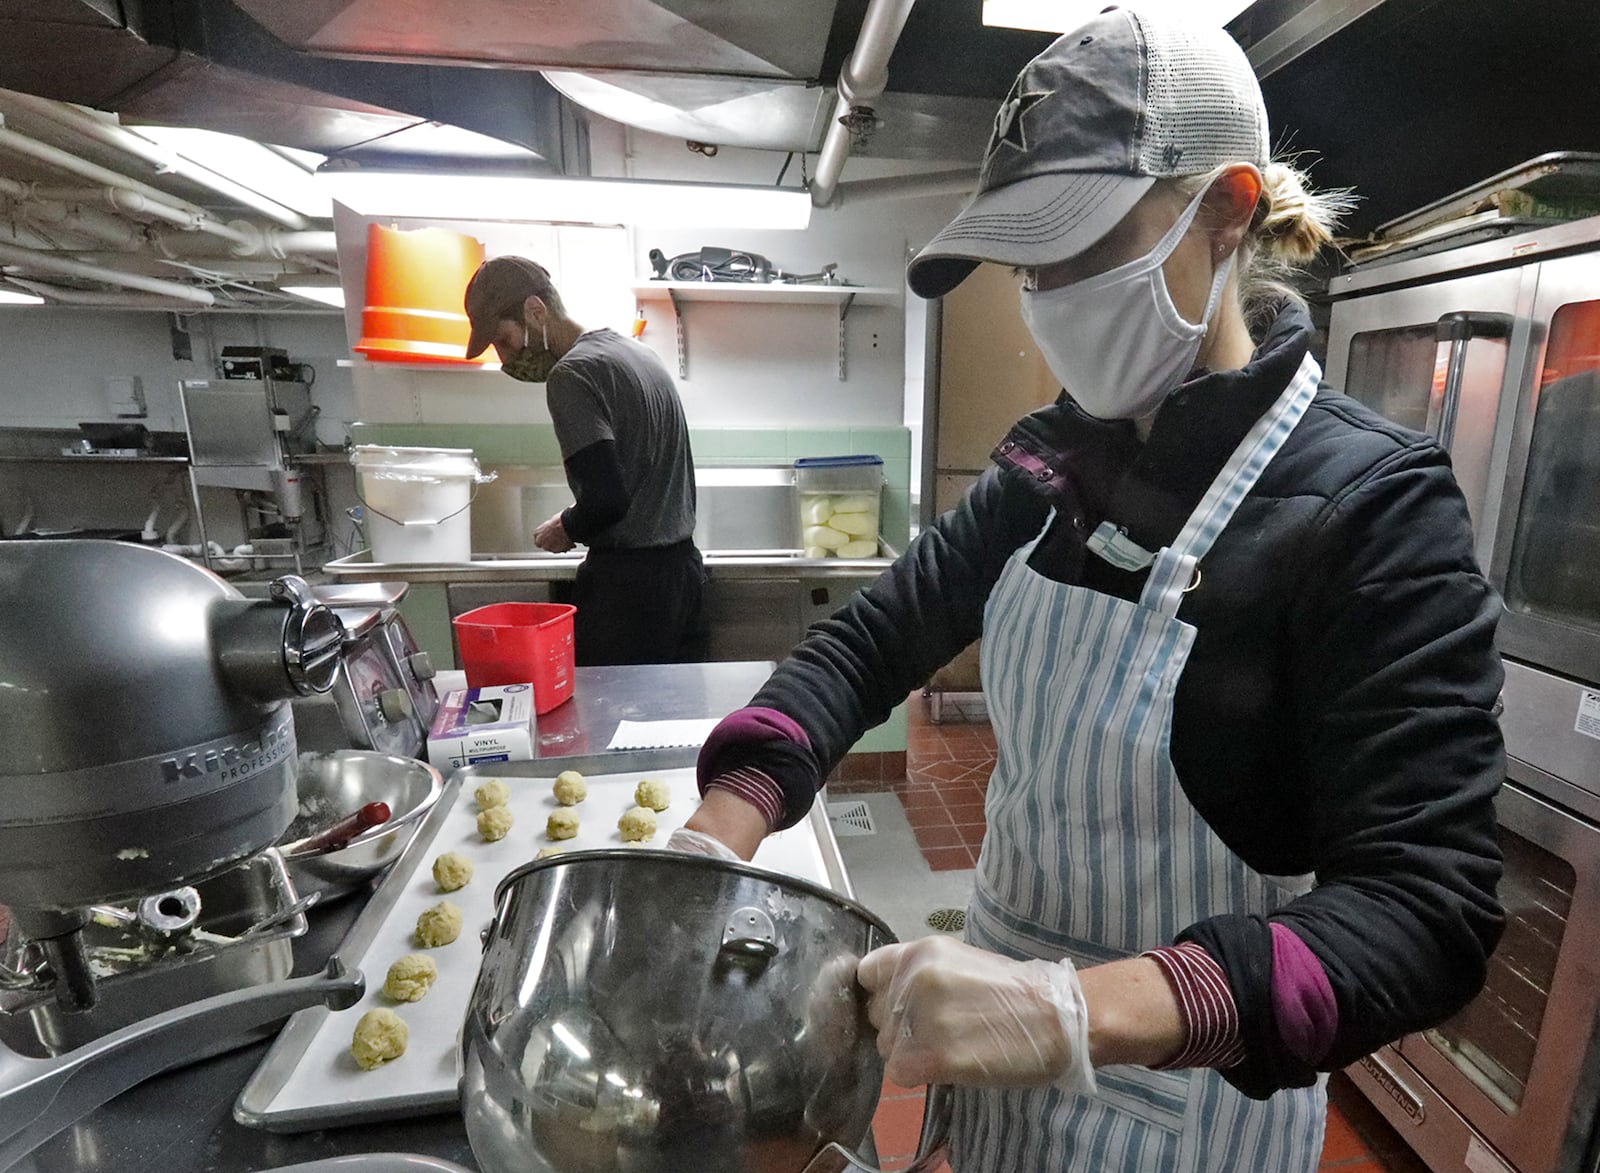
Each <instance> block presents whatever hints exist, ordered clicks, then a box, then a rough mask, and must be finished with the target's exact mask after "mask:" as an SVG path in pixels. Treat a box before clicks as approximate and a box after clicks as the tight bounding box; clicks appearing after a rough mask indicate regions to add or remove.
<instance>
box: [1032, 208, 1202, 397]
mask: <svg viewBox="0 0 1600 1173" xmlns="http://www.w3.org/2000/svg"><path fill="white" fill-rule="evenodd" d="M1204 197H1205V192H1201V193H1200V194H1199V195H1197V196H1195V198H1194V200H1193V202H1191V203H1190V204H1189V206H1188V207H1187V208H1185V209H1184V212H1183V215H1181V216H1179V217H1178V222H1177V223H1176V224H1174V225H1173V226H1172V227H1171V229H1169V230H1168V232H1167V234H1166V235H1165V236H1163V237H1162V238H1161V240H1160V242H1158V243H1157V244H1156V247H1155V248H1154V249H1152V250H1151V251H1150V252H1149V253H1147V254H1146V255H1145V256H1142V257H1140V258H1139V259H1138V260H1136V261H1130V262H1128V263H1127V264H1126V265H1119V266H1117V267H1116V268H1115V269H1110V270H1108V271H1106V272H1104V273H1100V274H1098V275H1097V276H1094V277H1089V278H1087V279H1085V280H1083V281H1077V282H1074V283H1073V284H1071V285H1063V286H1062V287H1061V288H1059V289H1048V290H1045V291H1043V292H1038V291H1035V290H1030V289H1024V290H1023V291H1022V320H1023V321H1024V322H1025V323H1026V324H1027V327H1028V333H1030V334H1032V335H1033V340H1034V342H1036V343H1037V344H1038V346H1039V350H1040V351H1041V352H1042V353H1043V354H1044V360H1045V362H1046V363H1048V364H1049V366H1050V371H1051V373H1052V374H1054V375H1055V377H1056V378H1057V379H1060V380H1061V385H1062V386H1063V387H1065V388H1066V390H1067V393H1068V394H1069V395H1071V396H1072V398H1073V399H1074V400H1075V401H1076V402H1077V404H1078V406H1079V407H1081V408H1083V410H1084V411H1086V412H1088V413H1089V414H1090V415H1092V416H1096V417H1098V418H1099V419H1108V420H1109V419H1138V418H1139V417H1141V416H1145V415H1148V414H1150V412H1152V411H1154V410H1155V409H1156V407H1157V406H1159V405H1160V403H1161V401H1162V400H1163V399H1165V398H1166V397H1167V395H1168V393H1170V392H1171V391H1172V390H1173V388H1175V387H1176V386H1177V385H1178V384H1179V382H1181V381H1182V379H1183V377H1184V376H1185V375H1186V374H1188V373H1189V372H1190V371H1191V370H1193V369H1194V360H1195V356H1196V355H1198V354H1199V353H1200V342H1201V340H1202V339H1204V338H1205V336H1206V325H1207V323H1209V322H1210V321H1211V315H1212V314H1213V313H1214V312H1215V311H1216V308H1217V303H1218V301H1220V299H1221V297H1222V287H1223V285H1225V284H1226V283H1227V280H1228V273H1229V271H1230V269H1231V268H1232V266H1233V257H1232V255H1230V256H1229V257H1228V259H1227V260H1226V261H1225V262H1223V264H1222V265H1220V266H1219V267H1218V268H1217V274H1216V276H1215V277H1213V278H1212V279H1211V294H1210V296H1209V297H1207V298H1206V308H1205V314H1204V316H1203V317H1202V318H1201V320H1200V322H1199V323H1198V324H1196V323H1194V322H1190V321H1187V320H1185V319H1184V317H1183V315H1182V314H1180V313H1179V312H1178V308H1177V307H1176V306H1175V305H1173V304H1172V293H1171V291H1169V290H1168V289H1167V279H1166V277H1165V275H1164V274H1163V273H1162V271H1161V265H1162V262H1164V261H1165V260H1166V259H1167V258H1168V257H1169V256H1171V255H1172V252H1173V250H1174V249H1176V248H1177V247H1178V242H1179V241H1180V240H1182V239H1183V234H1184V233H1185V232H1186V231H1188V228H1189V225H1190V223H1191V222H1192V221H1193V220H1194V217H1195V213H1196V212H1198V211H1199V209H1200V201H1201V200H1202V199H1203V198H1204Z"/></svg>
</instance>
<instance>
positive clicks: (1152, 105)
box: [1138, 19, 1270, 175]
mask: <svg viewBox="0 0 1600 1173" xmlns="http://www.w3.org/2000/svg"><path fill="white" fill-rule="evenodd" d="M1138 24H1139V29H1140V32H1141V34H1142V35H1143V37H1144V39H1145V47H1146V54H1145V64H1146V69H1147V73H1146V75H1145V103H1144V109H1145V120H1146V123H1145V127H1144V134H1143V135H1142V136H1141V138H1142V142H1141V143H1140V151H1139V164H1140V169H1141V170H1142V171H1143V172H1144V173H1145V174H1147V175H1197V174H1200V173H1202V172H1205V171H1210V170H1211V169H1212V168H1214V167H1221V166H1223V165H1224V164H1227V163H1241V162H1249V163H1254V164H1256V166H1258V167H1264V166H1265V165H1266V163H1267V156H1268V153H1269V150H1270V147H1269V144H1268V142H1267V112H1266V108H1265V106H1264V105H1263V104H1262V101H1261V87H1260V86H1259V85H1258V84H1257V83H1256V78H1255V74H1254V73H1253V72H1252V71H1251V69H1250V62H1249V61H1248V60H1247V59H1246V58H1245V55H1244V51H1243V50H1242V49H1240V48H1239V46H1238V44H1237V43H1236V42H1235V41H1234V40H1233V38H1232V37H1230V36H1229V35H1228V34H1227V33H1226V32H1224V31H1223V30H1222V29H1220V28H1211V27H1207V26H1204V25H1198V24H1191V23H1189V22H1187V21H1173V20H1162V21H1146V20H1142V19H1141V20H1139V21H1138Z"/></svg>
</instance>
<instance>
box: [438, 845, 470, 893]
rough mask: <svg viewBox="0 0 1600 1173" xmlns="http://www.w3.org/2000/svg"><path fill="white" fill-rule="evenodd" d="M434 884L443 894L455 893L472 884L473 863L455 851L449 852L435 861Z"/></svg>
mask: <svg viewBox="0 0 1600 1173" xmlns="http://www.w3.org/2000/svg"><path fill="white" fill-rule="evenodd" d="M433 882H434V883H435V884H438V885H439V891H441V892H454V891H455V890H456V889H457V888H465V887H466V886H467V885H468V884H470V883H471V882H472V861H471V860H470V859H468V858H467V857H466V856H464V855H462V854H460V853H459V852H455V851H447V852H445V853H444V854H443V855H441V856H440V857H439V858H438V859H436V860H434V861H433Z"/></svg>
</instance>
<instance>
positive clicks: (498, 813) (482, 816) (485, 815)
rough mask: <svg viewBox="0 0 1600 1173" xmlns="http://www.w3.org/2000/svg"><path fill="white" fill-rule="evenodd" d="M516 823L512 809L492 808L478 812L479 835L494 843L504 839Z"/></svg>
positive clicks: (506, 807)
mask: <svg viewBox="0 0 1600 1173" xmlns="http://www.w3.org/2000/svg"><path fill="white" fill-rule="evenodd" d="M515 821H516V820H514V819H513V818H512V816H511V808H510V807H508V806H491V807H489V808H488V809H487V810H481V811H479V812H478V834H480V835H482V836H483V837H484V838H485V839H487V840H488V841H489V842H490V843H493V842H494V841H495V840H496V839H504V838H505V837H506V832H507V831H509V830H511V824H512V823H513V822H515Z"/></svg>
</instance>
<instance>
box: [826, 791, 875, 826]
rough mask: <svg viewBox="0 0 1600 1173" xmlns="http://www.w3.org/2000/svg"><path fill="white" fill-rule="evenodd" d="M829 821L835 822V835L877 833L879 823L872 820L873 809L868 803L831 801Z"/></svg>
mask: <svg viewBox="0 0 1600 1173" xmlns="http://www.w3.org/2000/svg"><path fill="white" fill-rule="evenodd" d="M828 822H830V823H832V824H833V833H834V834H835V835H876V834H877V833H878V825H877V824H876V823H874V822H873V821H872V810H871V808H870V807H868V806H867V804H866V803H864V802H862V801H860V800H859V799H858V800H854V801H851V802H830V803H829V804H828Z"/></svg>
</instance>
